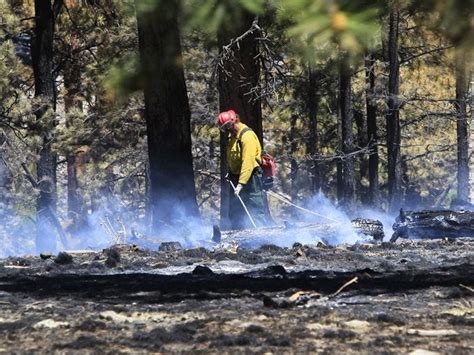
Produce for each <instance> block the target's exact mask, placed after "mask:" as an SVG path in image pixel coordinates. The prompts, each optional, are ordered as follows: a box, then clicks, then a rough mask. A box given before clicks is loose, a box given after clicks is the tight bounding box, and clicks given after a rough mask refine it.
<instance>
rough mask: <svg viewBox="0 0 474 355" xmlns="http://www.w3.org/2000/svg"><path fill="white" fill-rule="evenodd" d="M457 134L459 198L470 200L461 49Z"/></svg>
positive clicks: (464, 66) (457, 73) (465, 100)
mask: <svg viewBox="0 0 474 355" xmlns="http://www.w3.org/2000/svg"><path fill="white" fill-rule="evenodd" d="M455 58H456V59H455V60H456V103H455V106H456V114H457V117H456V133H457V156H458V161H457V183H458V184H457V186H458V188H457V197H458V199H460V200H462V201H468V200H469V137H468V126H469V124H468V121H467V112H466V108H467V100H468V98H467V89H468V83H467V72H466V58H465V54H464V53H463V52H462V50H461V49H458V48H457V49H456V53H455Z"/></svg>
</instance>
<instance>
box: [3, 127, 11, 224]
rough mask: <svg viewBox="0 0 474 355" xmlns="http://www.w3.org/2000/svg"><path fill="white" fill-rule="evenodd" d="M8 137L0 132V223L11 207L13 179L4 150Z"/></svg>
mask: <svg viewBox="0 0 474 355" xmlns="http://www.w3.org/2000/svg"><path fill="white" fill-rule="evenodd" d="M6 140H7V137H6V135H5V133H4V132H3V131H1V130H0V223H4V221H2V217H4V216H5V215H6V210H7V208H8V205H9V195H10V190H11V183H12V178H11V174H10V173H9V171H8V167H7V165H6V164H5V158H4V149H5V146H6Z"/></svg>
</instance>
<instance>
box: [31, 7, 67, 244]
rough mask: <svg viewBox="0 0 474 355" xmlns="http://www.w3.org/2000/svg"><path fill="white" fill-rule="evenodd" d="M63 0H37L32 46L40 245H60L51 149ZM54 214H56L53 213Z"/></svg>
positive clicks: (37, 211)
mask: <svg viewBox="0 0 474 355" xmlns="http://www.w3.org/2000/svg"><path fill="white" fill-rule="evenodd" d="M60 5H61V1H55V3H54V5H52V4H51V2H50V1H49V0H47V1H46V0H36V1H35V28H34V38H33V40H32V46H31V56H32V62H33V73H34V82H35V97H37V98H38V99H39V100H40V101H41V103H40V105H41V107H40V108H39V109H38V110H37V111H36V118H37V121H38V122H39V127H40V128H39V129H40V132H39V135H40V137H41V145H40V148H39V152H38V155H39V159H38V161H37V164H36V170H37V181H38V186H37V187H38V189H39V196H38V199H37V201H36V249H37V251H44V250H50V251H54V250H55V249H56V242H55V234H54V230H55V227H54V222H53V221H52V218H55V213H56V200H57V196H56V164H57V156H56V154H55V153H54V152H53V151H52V149H51V143H52V140H53V137H54V128H55V117H54V116H55V110H56V95H55V83H54V75H53V36H54V25H55V16H56V13H58V12H59V8H58V7H60ZM52 215H54V216H52Z"/></svg>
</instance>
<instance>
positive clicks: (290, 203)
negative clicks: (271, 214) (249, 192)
mask: <svg viewBox="0 0 474 355" xmlns="http://www.w3.org/2000/svg"><path fill="white" fill-rule="evenodd" d="M267 194H268V195H270V196H273V197H275V198H276V199H277V200H280V201H281V202H284V203H286V204H288V205H290V206H293V207H295V208H297V209H299V210H301V211H303V212H306V213H309V214H312V215H315V216H318V217H322V218H325V219H327V220H329V221H332V222H336V223H339V221H336V220H335V219H332V218H329V217H326V216H324V215H322V214H319V213H316V212H314V211H311V210H308V209H306V208H303V207H300V206H298V205H295V204H294V203H292V202H291V201H288V199H287V198H286V197H284V196H282V195H280V194H279V193H276V192H273V191H270V190H268V191H267Z"/></svg>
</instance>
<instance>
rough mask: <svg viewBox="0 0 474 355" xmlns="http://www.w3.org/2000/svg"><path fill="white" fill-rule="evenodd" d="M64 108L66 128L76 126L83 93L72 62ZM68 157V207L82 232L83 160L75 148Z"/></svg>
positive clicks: (66, 72) (66, 74) (66, 78)
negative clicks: (80, 178) (81, 177)
mask: <svg viewBox="0 0 474 355" xmlns="http://www.w3.org/2000/svg"><path fill="white" fill-rule="evenodd" d="M64 87H65V89H66V93H65V96H64V106H65V110H66V115H67V118H66V126H67V127H71V126H73V125H74V118H73V117H74V115H75V114H76V113H75V112H74V110H77V113H78V112H81V111H82V101H81V100H80V99H79V97H80V93H81V88H80V87H81V71H80V67H79V66H78V65H77V63H73V62H70V63H68V64H67V65H66V67H65V70H64ZM71 148H72V150H71V151H69V152H68V154H67V156H66V164H67V206H68V217H69V218H70V219H71V220H72V224H73V229H74V230H80V229H82V228H83V227H84V226H85V224H86V211H85V206H84V200H83V198H82V193H81V188H80V185H79V177H78V173H79V171H80V170H81V165H82V163H83V159H82V158H81V154H79V152H78V150H77V149H76V148H75V147H71Z"/></svg>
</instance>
